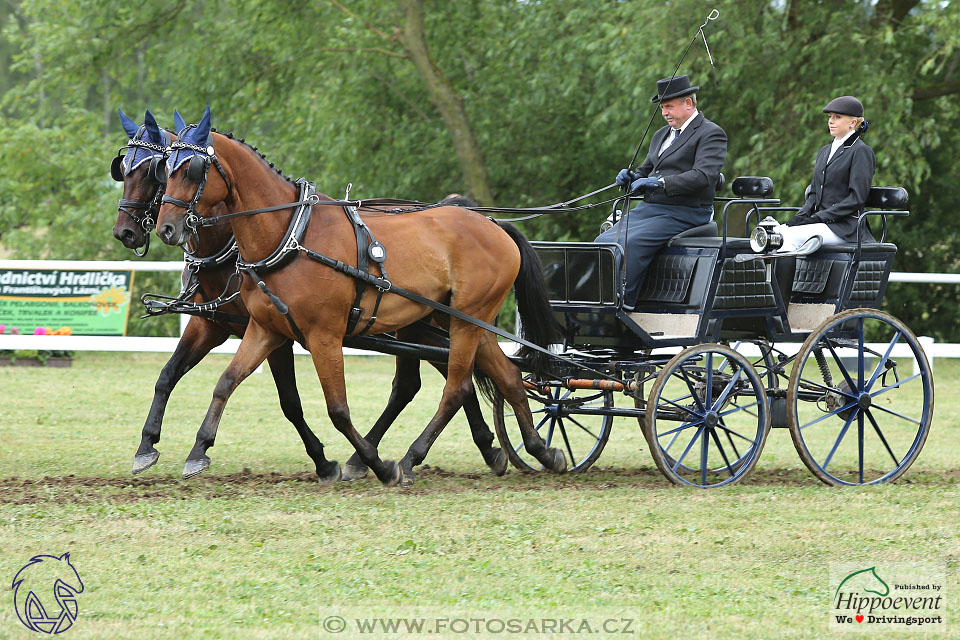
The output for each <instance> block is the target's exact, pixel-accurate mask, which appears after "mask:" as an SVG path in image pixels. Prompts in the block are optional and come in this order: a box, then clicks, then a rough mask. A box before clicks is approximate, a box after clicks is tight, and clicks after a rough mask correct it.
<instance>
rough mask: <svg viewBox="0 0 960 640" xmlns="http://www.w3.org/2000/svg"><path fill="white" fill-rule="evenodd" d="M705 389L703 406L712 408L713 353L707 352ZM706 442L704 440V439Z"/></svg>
mask: <svg viewBox="0 0 960 640" xmlns="http://www.w3.org/2000/svg"><path fill="white" fill-rule="evenodd" d="M706 369H707V388H706V389H705V390H704V392H703V404H704V406H706V407H712V406H713V400H712V398H713V351H707V362H706ZM704 440H705V441H706V438H704Z"/></svg>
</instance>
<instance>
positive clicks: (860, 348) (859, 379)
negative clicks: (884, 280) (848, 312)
mask: <svg viewBox="0 0 960 640" xmlns="http://www.w3.org/2000/svg"><path fill="white" fill-rule="evenodd" d="M858 325H859V330H858V331H857V382H858V384H857V389H863V373H864V371H863V369H864V362H863V317H862V316H861V317H860V319H859V320H858ZM862 420H863V418H861V424H860V428H861V430H862V429H863V424H862ZM861 446H862V445H861ZM861 466H862V465H861ZM860 471H861V473H860V475H863V469H861V470H860ZM860 482H863V478H861V479H860Z"/></svg>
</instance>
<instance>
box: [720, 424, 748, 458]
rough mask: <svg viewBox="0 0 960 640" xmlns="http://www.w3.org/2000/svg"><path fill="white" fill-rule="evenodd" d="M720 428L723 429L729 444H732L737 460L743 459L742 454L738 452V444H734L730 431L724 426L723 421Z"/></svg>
mask: <svg viewBox="0 0 960 640" xmlns="http://www.w3.org/2000/svg"><path fill="white" fill-rule="evenodd" d="M720 426H721V427H722V428H723V433H724V435H725V436H727V442H729V443H730V447H731V448H732V449H733V452H734V453H735V454H736V456H737V460H739V459H740V457H741V456H740V452H739V451H738V450H737V443H736V442H734V441H733V438H731V437H730V430H729V429H727V427H726V426H724V425H723V420H721V421H720ZM737 435H740V434H737ZM740 437H741V438H742V437H743V436H740Z"/></svg>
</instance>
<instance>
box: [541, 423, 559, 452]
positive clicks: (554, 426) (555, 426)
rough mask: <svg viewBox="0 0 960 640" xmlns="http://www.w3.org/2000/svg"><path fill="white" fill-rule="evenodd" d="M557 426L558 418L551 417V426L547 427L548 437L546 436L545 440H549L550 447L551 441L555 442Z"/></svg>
mask: <svg viewBox="0 0 960 640" xmlns="http://www.w3.org/2000/svg"><path fill="white" fill-rule="evenodd" d="M556 428H557V418H556V417H552V418H550V428H549V429H547V437H546V438H544V440H546V442H547V446H548V447H549V446H550V443H551V442H553V432H554V431H555V430H556Z"/></svg>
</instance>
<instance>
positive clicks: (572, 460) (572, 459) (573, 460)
mask: <svg viewBox="0 0 960 640" xmlns="http://www.w3.org/2000/svg"><path fill="white" fill-rule="evenodd" d="M558 422H559V423H560V435H562V436H563V443H564V444H565V445H567V453H569V454H570V464H576V463H577V458H576V457H575V456H574V455H573V448H572V447H571V446H570V438H568V437H567V430H566V429H564V428H563V420H559V419H558Z"/></svg>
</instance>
